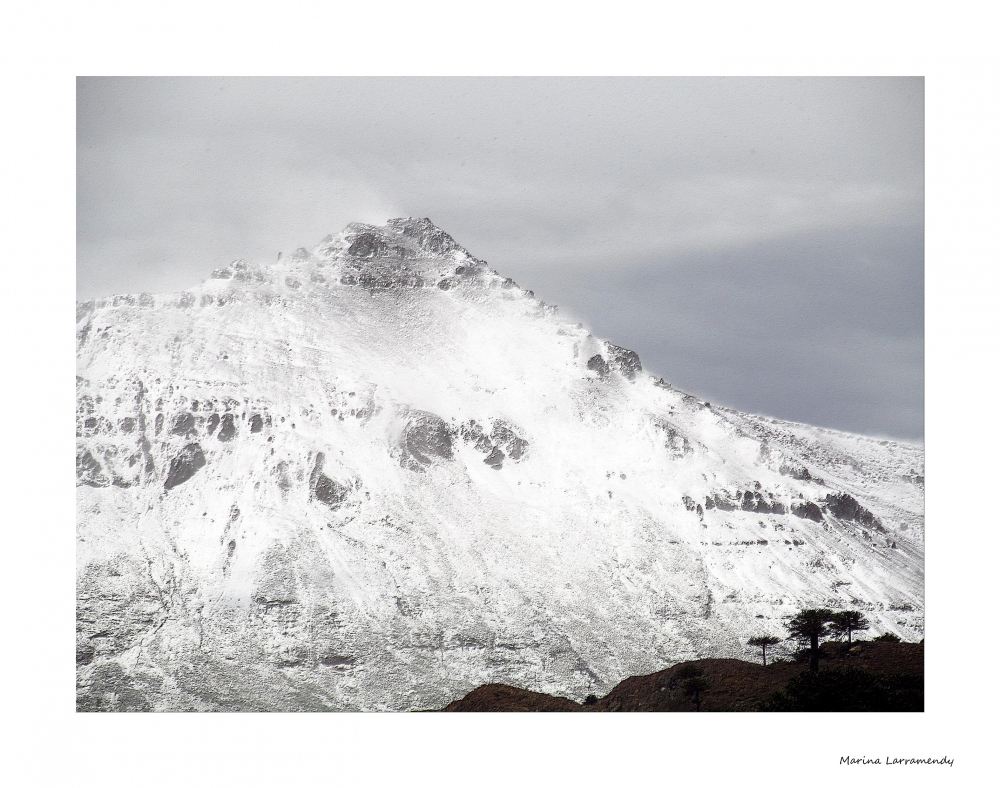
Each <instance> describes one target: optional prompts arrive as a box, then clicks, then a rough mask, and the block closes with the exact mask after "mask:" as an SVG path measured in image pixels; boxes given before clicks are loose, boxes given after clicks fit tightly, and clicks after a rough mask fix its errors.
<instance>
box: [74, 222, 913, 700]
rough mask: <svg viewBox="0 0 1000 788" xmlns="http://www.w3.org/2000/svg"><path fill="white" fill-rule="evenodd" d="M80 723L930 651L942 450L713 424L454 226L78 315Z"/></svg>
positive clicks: (344, 244)
mask: <svg viewBox="0 0 1000 788" xmlns="http://www.w3.org/2000/svg"><path fill="white" fill-rule="evenodd" d="M77 348H78V350H77V367H78V368H77V460H76V464H77V484H78V488H77V490H78V494H77V680H78V696H77V697H78V708H79V709H81V710H164V711H166V710H245V711H257V710H413V709H432V708H442V707H444V706H445V705H447V704H448V703H449V702H451V701H453V700H455V699H457V698H461V697H463V696H464V695H466V694H467V693H468V692H469V691H470V690H472V689H473V688H475V687H478V686H481V685H487V684H504V685H513V686H518V687H523V688H526V689H530V690H532V691H535V692H540V693H548V694H553V695H562V696H566V697H568V698H572V699H574V700H576V701H581V700H582V699H583V698H584V697H586V696H587V695H589V694H596V695H598V696H602V695H604V694H606V693H607V692H608V691H609V690H610V689H611V688H612V687H614V686H615V685H616V684H618V682H620V681H621V680H622V679H624V678H626V677H628V676H633V675H641V674H649V673H653V672H655V671H659V670H662V669H664V668H665V667H667V666H669V665H672V664H674V663H677V662H679V661H683V660H692V659H700V658H716V659H719V658H733V657H739V658H753V654H754V652H753V651H751V650H749V649H748V647H747V646H746V640H747V638H748V637H750V636H752V635H755V634H762V633H763V634H768V633H773V634H778V635H783V634H784V627H783V622H784V621H785V620H786V618H787V616H788V615H789V614H792V613H794V612H797V611H798V610H800V609H801V608H803V607H816V606H823V607H830V608H837V609H845V608H850V609H857V610H860V611H863V612H864V614H865V615H866V616H867V617H868V618H869V620H871V622H872V624H873V627H872V632H873V633H876V632H882V631H891V632H893V633H896V634H898V635H900V636H902V637H903V638H904V639H906V640H917V639H919V638H920V637H922V634H923V450H922V447H920V446H915V445H908V444H904V443H894V442H891V441H887V440H879V439H876V438H871V437H865V436H859V435H849V434H845V433H841V432H835V431H832V430H827V429H820V428H815V427H810V426H805V425H801V424H791V423H786V422H781V421H776V420H774V419H771V418H764V417H760V416H754V415H748V414H745V413H739V412H736V411H733V410H729V409H726V408H722V407H718V406H714V405H710V404H709V403H707V402H704V401H701V400H699V399H698V398H696V397H693V396H690V395H688V394H685V393H684V392H682V391H678V390H676V389H675V388H673V387H671V386H670V384H668V383H666V382H665V381H664V380H662V379H658V378H656V377H654V376H652V375H650V374H649V373H648V372H647V371H644V370H643V368H642V364H641V360H640V359H639V357H638V356H637V355H636V354H635V353H634V352H632V351H630V350H627V349H624V348H620V347H617V346H615V345H613V344H611V343H609V342H607V341H605V340H602V339H599V338H597V337H594V336H592V335H591V334H590V333H588V331H587V330H586V329H585V328H584V327H583V326H581V325H579V324H574V323H571V322H568V321H566V320H564V319H562V318H561V317H560V315H559V313H558V310H557V309H556V308H555V307H553V306H549V305H546V304H544V303H542V302H541V301H539V300H537V299H536V298H535V297H534V296H533V294H532V293H531V292H528V291H525V290H522V289H521V288H520V287H518V286H517V285H516V284H515V283H514V282H513V281H512V280H510V279H505V278H504V277H503V276H501V275H499V274H497V273H496V272H494V271H493V270H491V269H490V267H489V266H488V265H487V264H486V263H485V262H483V261H482V260H479V259H477V258H476V257H474V256H472V255H471V254H470V253H469V252H468V251H466V250H465V249H464V248H462V247H461V246H460V245H459V244H458V243H456V242H455V240H454V239H452V238H451V237H450V236H449V235H448V234H447V233H445V232H443V231H442V230H440V229H439V228H437V227H435V226H434V225H433V224H432V223H431V222H430V221H429V220H426V219H395V220H391V221H389V222H388V223H387V224H386V225H385V226H382V227H375V226H371V225H362V224H352V225H349V226H348V227H347V228H346V229H345V230H344V231H343V232H342V233H340V234H339V235H337V236H329V237H327V238H326V239H324V240H323V241H322V242H321V243H320V244H319V245H318V246H316V247H315V248H314V249H312V250H311V251H309V250H306V249H299V250H298V251H297V252H295V253H293V254H291V255H288V256H286V257H285V258H283V259H281V260H279V261H278V263H276V264H274V265H271V266H259V265H254V264H251V263H248V262H245V261H236V262H234V263H232V264H231V265H230V266H228V267H226V268H222V269H219V270H216V271H214V272H213V273H212V275H211V278H210V279H208V280H207V281H205V282H204V283H202V284H201V285H199V286H197V287H193V288H191V289H190V290H187V291H185V292H182V293H177V294H172V295H148V294H141V295H119V296H114V297H111V298H107V299H102V300H99V301H91V302H87V303H83V304H79V305H78V309H77Z"/></svg>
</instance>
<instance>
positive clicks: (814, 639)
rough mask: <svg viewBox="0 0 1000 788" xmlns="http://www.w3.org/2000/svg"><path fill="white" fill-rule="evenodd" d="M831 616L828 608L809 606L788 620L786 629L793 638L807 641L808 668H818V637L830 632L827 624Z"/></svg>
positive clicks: (831, 612)
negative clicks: (809, 607)
mask: <svg viewBox="0 0 1000 788" xmlns="http://www.w3.org/2000/svg"><path fill="white" fill-rule="evenodd" d="M833 616H834V612H833V611H832V610H830V609H828V608H825V607H820V608H811V609H809V610H803V611H801V612H800V613H799V614H798V615H796V616H793V617H792V619H791V620H790V621H789V622H788V631H789V632H791V633H792V637H793V638H796V639H797V640H806V641H808V642H809V670H819V639H820V638H821V637H826V636H827V635H829V634H830V630H829V629H828V628H827V624H829V623H830V622H831V621H832V620H833Z"/></svg>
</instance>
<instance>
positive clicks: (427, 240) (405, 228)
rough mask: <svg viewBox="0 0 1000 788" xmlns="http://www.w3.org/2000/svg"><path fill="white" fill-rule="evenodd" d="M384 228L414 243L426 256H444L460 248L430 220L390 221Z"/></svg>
mask: <svg viewBox="0 0 1000 788" xmlns="http://www.w3.org/2000/svg"><path fill="white" fill-rule="evenodd" d="M386 226H387V227H390V228H392V229H394V230H397V231H398V232H400V233H401V234H402V235H403V237H404V238H408V239H411V240H413V241H415V242H416V245H417V246H418V247H419V248H420V249H422V250H423V251H424V252H427V253H428V254H445V253H446V252H451V251H454V250H455V249H460V248H461V247H460V246H459V245H458V244H457V243H456V242H455V239H454V238H452V237H451V236H450V235H448V233H446V232H445V231H444V230H441V229H440V228H438V227H435V226H434V223H433V222H432V221H431V220H430V219H390V220H389V221H388V222H387V223H386Z"/></svg>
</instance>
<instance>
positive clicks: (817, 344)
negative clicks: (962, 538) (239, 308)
mask: <svg viewBox="0 0 1000 788" xmlns="http://www.w3.org/2000/svg"><path fill="white" fill-rule="evenodd" d="M923 112H924V97H923V80H922V79H920V78H829V77H826V78H767V79H759V78H729V79H722V78H627V79H626V78H613V79H591V78H587V79H583V78H581V79H569V78H557V79H525V78H511V79H496V78H484V79H458V78H442V79H436V78H435V79H430V78H400V79H363V78H314V79H292V78H274V79H256V78H229V79H227V78H205V79H201V78H184V79H178V78H134V79H120V78H82V79H80V80H79V81H78V143H77V144H78V203H77V205H78V208H77V237H78V260H77V294H78V297H79V298H80V299H89V298H94V297H99V296H103V295H110V294H112V293H117V292H139V291H146V292H166V291H174V290H181V289H183V288H185V287H190V286H192V285H194V284H196V283H197V282H199V281H200V280H202V279H204V278H205V277H207V276H208V274H209V272H210V271H211V269H212V268H214V267H217V266H219V265H221V264H225V263H228V262H229V261H231V260H232V259H235V258H238V257H243V258H247V259H251V260H255V261H258V262H272V261H273V260H274V259H275V257H276V256H277V252H278V251H290V250H292V249H294V248H296V247H298V246H306V247H311V246H313V245H315V244H316V243H317V242H318V241H319V240H320V238H322V237H323V236H324V235H326V234H327V233H330V232H337V231H339V230H340V229H342V228H343V226H344V225H345V224H347V223H348V222H351V221H370V222H375V223H382V222H384V221H385V220H386V219H388V218H390V217H394V216H427V217H430V218H431V219H432V220H433V221H434V222H435V223H436V224H437V225H438V226H440V227H442V228H443V229H444V230H446V231H447V232H449V233H451V234H452V235H453V236H454V237H455V238H456V240H458V242H459V243H461V244H462V245H464V246H465V247H466V248H468V249H469V250H470V251H471V252H472V253H473V254H475V255H476V256H478V257H481V258H483V259H485V260H486V261H487V262H488V263H489V264H490V265H491V266H492V267H493V268H494V269H496V270H497V271H499V272H500V273H502V274H504V275H505V276H512V277H513V278H514V279H516V280H517V282H518V283H519V284H520V285H522V286H523V287H525V288H528V289H531V290H534V291H535V293H536V295H537V296H539V297H540V298H542V299H544V300H545V301H548V302H549V303H555V304H559V305H560V307H561V308H562V311H563V312H564V313H568V314H569V315H571V316H573V317H575V318H577V319H579V320H581V321H582V322H584V323H585V324H586V325H588V326H589V327H590V328H591V329H592V330H593V331H594V332H595V333H596V334H597V335H599V336H602V337H605V338H607V339H610V340H611V341H613V342H616V343H617V344H620V345H624V346H627V347H630V348H632V349H634V350H636V351H637V352H638V353H639V354H640V356H641V358H642V361H643V365H644V366H645V367H646V368H647V369H649V370H651V371H653V372H655V373H656V374H658V375H662V376H663V377H665V378H666V379H667V380H668V381H670V382H671V383H673V384H674V385H675V386H678V387H680V388H682V389H685V390H687V391H690V392H692V393H695V394H698V395H700V396H702V397H705V398H707V399H709V400H711V401H712V402H713V403H718V404H723V405H729V406H732V407H737V408H740V409H742V410H748V411H752V412H757V413H765V414H768V415H772V416H776V417H780V418H785V419H790V420H794V421H804V422H808V423H812V424H818V425H821V426H829V427H834V428H838V429H845V430H850V431H855V432H864V433H868V434H875V435H885V436H889V437H895V438H901V439H907V440H922V438H923V294H924V293H923V273H924V272H923V199H924V195H923V157H924V122H923Z"/></svg>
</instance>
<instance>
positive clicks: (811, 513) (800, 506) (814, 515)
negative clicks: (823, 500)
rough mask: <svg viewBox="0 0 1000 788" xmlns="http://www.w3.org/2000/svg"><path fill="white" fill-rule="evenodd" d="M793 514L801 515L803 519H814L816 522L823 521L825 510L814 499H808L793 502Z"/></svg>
mask: <svg viewBox="0 0 1000 788" xmlns="http://www.w3.org/2000/svg"><path fill="white" fill-rule="evenodd" d="M792 514H794V515H795V516H796V517H801V518H802V519H803V520H812V521H813V522H816V523H821V522H823V510H822V509H820V508H819V507H818V506H817V505H816V504H814V503H813V502H812V501H806V502H805V503H793V504H792Z"/></svg>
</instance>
